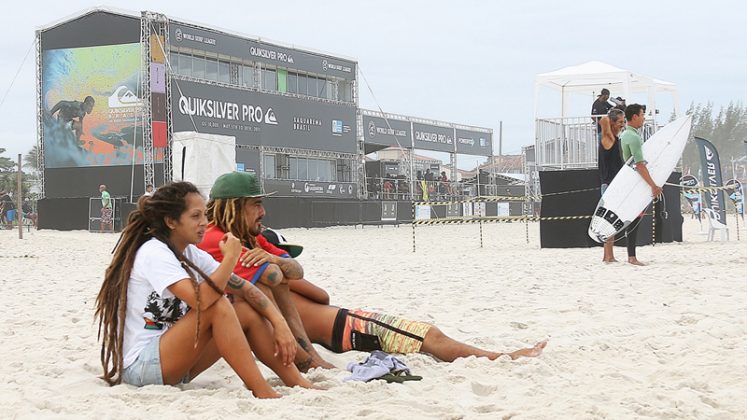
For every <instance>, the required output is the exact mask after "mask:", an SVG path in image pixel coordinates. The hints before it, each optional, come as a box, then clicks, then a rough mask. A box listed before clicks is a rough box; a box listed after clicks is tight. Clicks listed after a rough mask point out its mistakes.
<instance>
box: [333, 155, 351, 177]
mask: <svg viewBox="0 0 747 420" xmlns="http://www.w3.org/2000/svg"><path fill="white" fill-rule="evenodd" d="M351 163H352V161H351V160H350V159H337V181H340V182H350V181H351V179H352V173H351V170H350V166H351Z"/></svg>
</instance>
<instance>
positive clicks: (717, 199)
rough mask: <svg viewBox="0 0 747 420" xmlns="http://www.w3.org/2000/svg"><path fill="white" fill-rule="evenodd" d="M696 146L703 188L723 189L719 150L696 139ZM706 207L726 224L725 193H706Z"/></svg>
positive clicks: (706, 141)
mask: <svg viewBox="0 0 747 420" xmlns="http://www.w3.org/2000/svg"><path fill="white" fill-rule="evenodd" d="M695 144H696V145H697V146H698V151H699V152H700V165H701V169H702V171H703V186H705V187H722V186H723V185H724V182H723V178H722V177H721V161H720V160H719V158H718V150H716V147H715V146H714V145H713V143H711V142H710V141H708V140H706V139H703V138H700V137H695ZM705 198H706V206H707V207H708V208H709V209H711V210H713V211H714V212H715V213H716V217H717V218H718V220H719V221H720V222H721V223H723V224H726V205H725V204H726V203H725V202H724V191H723V190H718V191H706V193H705Z"/></svg>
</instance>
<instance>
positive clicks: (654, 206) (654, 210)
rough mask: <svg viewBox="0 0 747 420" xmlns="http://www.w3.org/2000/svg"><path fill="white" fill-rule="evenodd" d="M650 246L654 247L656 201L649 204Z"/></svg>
mask: <svg viewBox="0 0 747 420" xmlns="http://www.w3.org/2000/svg"><path fill="white" fill-rule="evenodd" d="M651 246H656V200H654V201H653V202H652V203H651Z"/></svg>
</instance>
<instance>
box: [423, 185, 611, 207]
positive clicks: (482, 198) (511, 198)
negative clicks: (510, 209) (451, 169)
mask: <svg viewBox="0 0 747 420" xmlns="http://www.w3.org/2000/svg"><path fill="white" fill-rule="evenodd" d="M587 191H599V187H593V188H583V189H580V190H571V191H560V192H556V193H547V194H540V195H491V196H479V197H473V198H469V199H466V200H454V201H414V202H413V203H412V205H413V206H446V205H452V204H462V203H485V202H488V203H489V202H497V201H527V200H535V201H541V200H542V197H549V196H554V195H564V194H575V193H580V192H587Z"/></svg>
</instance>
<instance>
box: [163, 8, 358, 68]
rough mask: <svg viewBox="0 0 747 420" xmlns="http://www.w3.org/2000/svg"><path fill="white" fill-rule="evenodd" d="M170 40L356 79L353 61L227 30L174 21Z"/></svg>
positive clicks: (175, 45) (212, 50)
mask: <svg viewBox="0 0 747 420" xmlns="http://www.w3.org/2000/svg"><path fill="white" fill-rule="evenodd" d="M169 41H170V42H171V45H172V46H173V47H178V48H185V47H186V48H194V49H197V50H204V51H210V52H213V53H218V54H224V55H229V56H233V57H241V58H245V59H249V60H252V61H259V62H262V63H267V64H271V65H273V66H279V67H284V68H288V69H297V70H303V71H307V72H311V73H316V74H329V75H331V76H335V77H340V78H343V79H346V80H354V79H355V75H356V68H355V66H356V63H355V62H354V61H350V60H346V59H343V58H337V57H332V56H328V55H323V54H315V53H312V52H308V51H301V50H297V49H293V48H286V47H282V46H279V45H274V44H271V43H268V42H264V41H260V40H253V39H247V38H240V37H238V36H235V35H229V34H226V33H224V32H217V31H209V30H205V29H197V28H194V27H192V26H188V25H183V24H180V23H177V22H174V21H171V22H170V24H169Z"/></svg>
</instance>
